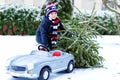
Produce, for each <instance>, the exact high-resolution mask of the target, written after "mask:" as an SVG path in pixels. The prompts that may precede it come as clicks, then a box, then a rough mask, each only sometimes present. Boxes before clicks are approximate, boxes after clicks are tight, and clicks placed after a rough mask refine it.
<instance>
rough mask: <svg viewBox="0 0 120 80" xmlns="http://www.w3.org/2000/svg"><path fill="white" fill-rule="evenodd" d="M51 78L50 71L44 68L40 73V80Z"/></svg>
mask: <svg viewBox="0 0 120 80" xmlns="http://www.w3.org/2000/svg"><path fill="white" fill-rule="evenodd" d="M49 76H50V69H49V68H43V69H42V70H41V72H40V75H39V78H38V80H48V78H49Z"/></svg>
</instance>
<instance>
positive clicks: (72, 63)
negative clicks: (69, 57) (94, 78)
mask: <svg viewBox="0 0 120 80" xmlns="http://www.w3.org/2000/svg"><path fill="white" fill-rule="evenodd" d="M73 69H74V62H73V61H70V62H69V63H68V66H67V70H66V72H67V73H71V72H72V71H73Z"/></svg>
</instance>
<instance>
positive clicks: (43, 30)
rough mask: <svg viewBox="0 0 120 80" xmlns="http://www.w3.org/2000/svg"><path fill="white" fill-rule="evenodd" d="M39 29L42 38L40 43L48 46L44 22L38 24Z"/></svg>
mask: <svg viewBox="0 0 120 80" xmlns="http://www.w3.org/2000/svg"><path fill="white" fill-rule="evenodd" d="M40 29H41V40H42V44H43V45H44V46H46V47H48V39H47V36H48V33H47V25H46V24H45V23H41V26H40Z"/></svg>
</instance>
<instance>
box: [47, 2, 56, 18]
mask: <svg viewBox="0 0 120 80" xmlns="http://www.w3.org/2000/svg"><path fill="white" fill-rule="evenodd" d="M51 12H58V10H57V8H56V6H55V4H48V5H47V6H46V16H48V15H49V14H50V13H51Z"/></svg>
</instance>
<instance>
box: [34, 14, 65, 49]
mask: <svg viewBox="0 0 120 80" xmlns="http://www.w3.org/2000/svg"><path fill="white" fill-rule="evenodd" d="M52 26H55V24H54V23H53V21H52V20H50V19H49V18H48V17H47V16H45V17H44V18H43V20H42V22H41V24H40V26H39V27H38V29H37V31H36V41H37V42H38V43H39V44H42V45H44V46H46V47H51V46H52V44H51V37H52V36H51V34H52V33H53V29H52ZM59 28H60V30H64V27H63V25H62V23H61V21H59Z"/></svg>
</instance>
